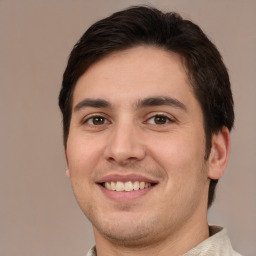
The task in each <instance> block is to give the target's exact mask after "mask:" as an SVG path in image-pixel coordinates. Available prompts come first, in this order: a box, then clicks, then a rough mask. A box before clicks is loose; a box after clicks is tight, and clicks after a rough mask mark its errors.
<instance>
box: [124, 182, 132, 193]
mask: <svg viewBox="0 0 256 256" xmlns="http://www.w3.org/2000/svg"><path fill="white" fill-rule="evenodd" d="M124 190H125V191H132V190H133V185H132V182H131V181H128V182H125V183H124Z"/></svg>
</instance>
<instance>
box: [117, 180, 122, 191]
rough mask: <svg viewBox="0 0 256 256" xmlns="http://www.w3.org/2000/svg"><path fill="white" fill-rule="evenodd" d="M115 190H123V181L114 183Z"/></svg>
mask: <svg viewBox="0 0 256 256" xmlns="http://www.w3.org/2000/svg"><path fill="white" fill-rule="evenodd" d="M116 191H124V183H123V182H121V181H118V182H117V183H116Z"/></svg>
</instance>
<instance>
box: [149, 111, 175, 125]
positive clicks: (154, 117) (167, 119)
mask: <svg viewBox="0 0 256 256" xmlns="http://www.w3.org/2000/svg"><path fill="white" fill-rule="evenodd" d="M156 118H164V119H165V123H163V124H157V123H156V122H155V121H156ZM151 119H154V122H155V123H154V124H151V125H157V126H164V125H167V124H168V123H173V122H174V120H173V119H172V118H170V117H169V116H167V115H166V114H155V115H153V116H151V117H150V118H148V119H147V120H146V121H145V122H144V123H149V120H151ZM149 124H150V123H149Z"/></svg>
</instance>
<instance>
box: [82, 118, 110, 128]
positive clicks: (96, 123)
mask: <svg viewBox="0 0 256 256" xmlns="http://www.w3.org/2000/svg"><path fill="white" fill-rule="evenodd" d="M84 123H87V124H89V125H92V126H99V125H104V124H108V123H110V122H109V121H108V120H107V119H106V118H105V117H103V116H92V117H89V118H88V119H86V120H85V121H84Z"/></svg>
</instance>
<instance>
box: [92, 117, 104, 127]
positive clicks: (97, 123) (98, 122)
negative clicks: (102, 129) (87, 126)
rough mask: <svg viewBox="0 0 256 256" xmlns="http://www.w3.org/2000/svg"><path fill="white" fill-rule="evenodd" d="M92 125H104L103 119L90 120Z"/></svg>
mask: <svg viewBox="0 0 256 256" xmlns="http://www.w3.org/2000/svg"><path fill="white" fill-rule="evenodd" d="M92 123H93V124H94V125H102V124H104V123H105V118H104V117H101V116H96V117H93V118H92Z"/></svg>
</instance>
